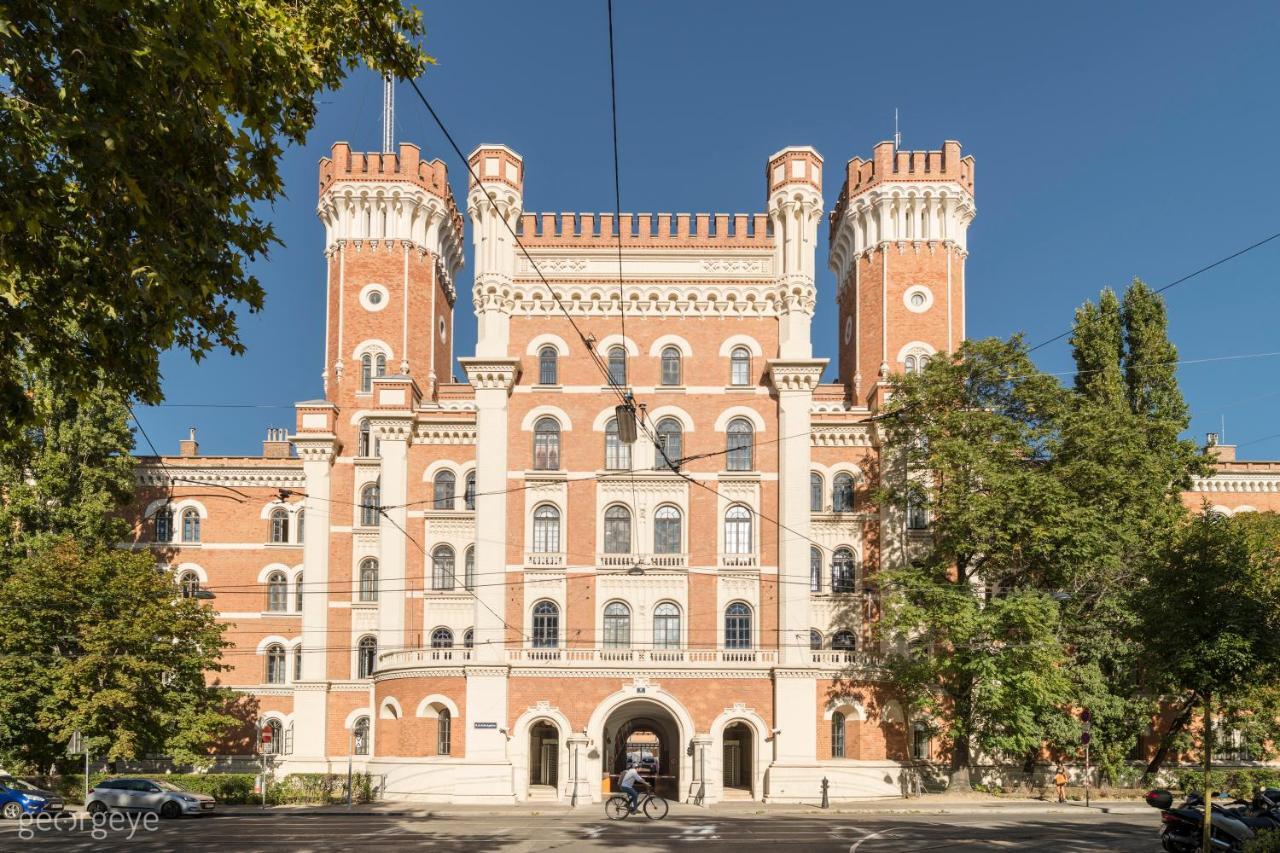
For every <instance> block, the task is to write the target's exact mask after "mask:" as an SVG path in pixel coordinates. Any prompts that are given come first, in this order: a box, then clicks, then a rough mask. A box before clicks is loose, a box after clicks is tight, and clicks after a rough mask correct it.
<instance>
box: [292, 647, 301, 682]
mask: <svg viewBox="0 0 1280 853" xmlns="http://www.w3.org/2000/svg"><path fill="white" fill-rule="evenodd" d="M293 680H294V681H301V680H302V644H301V643H299V644H298V645H296V646H294V647H293Z"/></svg>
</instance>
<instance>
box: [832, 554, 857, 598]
mask: <svg viewBox="0 0 1280 853" xmlns="http://www.w3.org/2000/svg"><path fill="white" fill-rule="evenodd" d="M853 589H854V570H853V552H852V551H850V550H849V549H848V548H837V549H836V550H835V553H834V554H832V555H831V591H832V592H853Z"/></svg>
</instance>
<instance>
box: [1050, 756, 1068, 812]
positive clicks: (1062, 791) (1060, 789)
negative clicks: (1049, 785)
mask: <svg viewBox="0 0 1280 853" xmlns="http://www.w3.org/2000/svg"><path fill="white" fill-rule="evenodd" d="M1053 788H1054V790H1055V791H1056V792H1057V794H1058V802H1060V803H1065V802H1066V801H1067V771H1066V770H1064V769H1062V765H1061V764H1059V765H1058V772H1057V773H1055V774H1053Z"/></svg>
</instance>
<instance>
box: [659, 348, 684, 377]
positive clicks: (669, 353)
mask: <svg viewBox="0 0 1280 853" xmlns="http://www.w3.org/2000/svg"><path fill="white" fill-rule="evenodd" d="M680 361H681V353H680V348H679V347H664V348H663V350H662V380H661V381H662V384H663V385H679V384H680V382H681V379H682V376H681V374H682V373H683V371H682V370H681V364H680Z"/></svg>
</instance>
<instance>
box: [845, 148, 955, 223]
mask: <svg viewBox="0 0 1280 853" xmlns="http://www.w3.org/2000/svg"><path fill="white" fill-rule="evenodd" d="M973 166H974V163H973V155H969V156H964V157H962V156H961V155H960V143H959V142H956V141H954V140H947V141H946V142H944V143H942V150H941V151H896V150H894V146H893V143H892V142H881V143H878V144H877V145H876V147H875V148H873V149H872V155H871V159H870V160H863V159H862V158H861V157H854V158H853V159H852V160H850V161H849V163H848V165H847V167H846V172H845V181H844V186H843V187H841V189H840V197H839V198H838V199H837V200H836V205H835V209H834V211H833V212H832V214H831V220H832V224H833V225H835V224H837V223H838V222H839V219H840V216H841V215H842V213H843V211H844V209H845V207H846V206H847V205H848V203H849V201H850V200H852V199H854V198H857V197H858V196H860V195H862V194H863V193H866V192H870V191H871V190H873V189H875V188H876V187H877V186H879V185H881V184H885V183H902V182H922V183H923V182H939V181H951V182H955V183H958V184H959V185H960V186H961V187H963V188H964V189H965V190H966V191H967V192H968V193H969V194H970V195H972V194H973Z"/></svg>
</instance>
